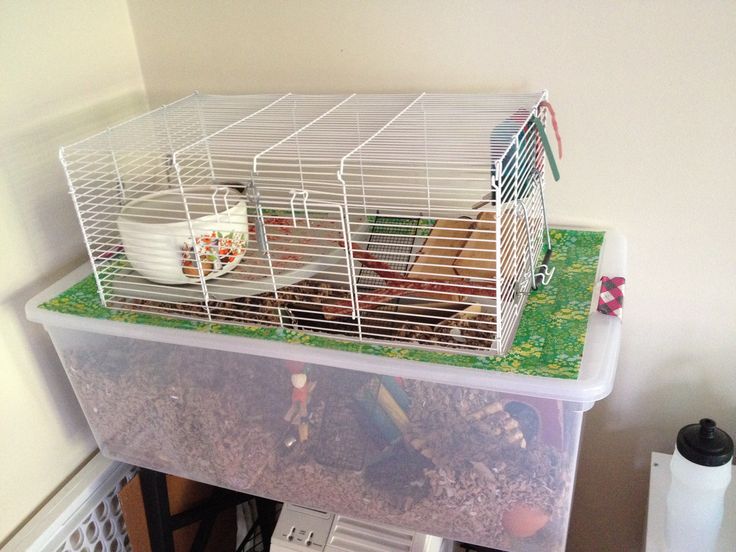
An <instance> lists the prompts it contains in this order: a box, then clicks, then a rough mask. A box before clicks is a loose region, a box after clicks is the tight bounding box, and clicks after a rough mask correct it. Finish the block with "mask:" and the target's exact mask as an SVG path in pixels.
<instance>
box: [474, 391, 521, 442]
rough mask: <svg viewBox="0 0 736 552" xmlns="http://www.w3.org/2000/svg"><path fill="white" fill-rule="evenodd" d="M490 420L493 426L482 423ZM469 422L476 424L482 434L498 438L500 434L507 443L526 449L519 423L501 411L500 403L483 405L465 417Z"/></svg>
mask: <svg viewBox="0 0 736 552" xmlns="http://www.w3.org/2000/svg"><path fill="white" fill-rule="evenodd" d="M488 418H491V419H492V420H493V421H494V422H496V423H494V424H486V423H483V420H485V419H488ZM465 419H466V420H468V421H470V422H476V423H475V427H477V428H478V429H479V430H480V431H482V432H483V433H487V434H488V435H493V436H494V437H498V436H500V435H501V434H503V435H504V439H506V442H507V443H510V444H515V443H518V445H519V446H520V447H521V448H526V439H525V438H524V434H523V433H522V432H521V428H520V427H519V422H518V421H517V420H515V419H514V418H512V417H511V415H510V414H509V413H508V412H506V411H505V410H504V409H503V405H502V404H501V402H500V401H495V402H492V403H489V404H487V405H485V406H484V407H483V408H481V409H480V410H476V411H475V412H473V413H472V414H469V415H467V416H466V417H465Z"/></svg>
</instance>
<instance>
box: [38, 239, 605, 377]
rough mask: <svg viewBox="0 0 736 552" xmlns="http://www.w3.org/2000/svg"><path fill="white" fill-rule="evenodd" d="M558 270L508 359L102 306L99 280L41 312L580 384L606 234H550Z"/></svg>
mask: <svg viewBox="0 0 736 552" xmlns="http://www.w3.org/2000/svg"><path fill="white" fill-rule="evenodd" d="M551 238H552V249H553V253H552V258H551V264H552V266H554V267H556V272H555V275H554V277H553V278H552V281H551V282H550V284H549V285H548V286H545V287H542V288H540V289H538V290H536V291H532V292H531V293H530V295H529V300H528V302H527V306H526V308H525V309H524V313H523V315H522V318H521V322H520V323H519V329H518V331H517V333H516V337H515V339H514V343H513V345H512V347H511V349H510V350H509V352H508V354H506V355H505V356H502V357H501V356H476V355H469V354H462V353H454V352H452V353H443V352H436V351H426V350H421V349H412V348H407V347H395V346H389V345H376V344H369V343H356V342H352V341H341V340H339V339H334V338H330V337H323V336H318V335H312V334H307V333H304V332H300V331H296V330H289V329H284V328H272V327H255V326H236V325H229V324H216V323H208V322H195V321H192V320H181V319H178V318H171V317H167V316H161V315H153V314H146V313H136V312H126V311H119V310H112V309H108V308H106V307H103V306H102V304H101V303H100V300H99V296H98V295H97V287H96V285H95V280H94V278H93V276H91V275H90V276H89V277H87V278H85V279H84V280H82V281H81V282H79V283H77V284H75V285H74V286H72V287H70V288H69V289H68V290H66V291H64V292H62V293H61V294H59V295H58V296H56V297H54V298H53V299H51V300H49V301H47V302H46V303H44V304H42V305H41V308H44V309H48V310H51V311H56V312H60V313H64V314H73V315H77V316H84V317H88V318H99V319H104V320H115V321H120V322H129V323H132V324H149V325H152V326H163V327H168V328H181V329H188V330H197V331H204V332H213V333H219V334H225V335H234V336H245V337H251V338H258V339H268V340H273V341H281V342H286V343H300V344H303V345H309V346H313V347H322V348H328V349H335V350H340V351H351V352H360V353H367V354H371V355H381V356H388V357H393V358H404V359H410V360H417V361H424V362H433V363H438V364H449V365H453V366H462V367H467V368H475V369H479V370H498V371H503V372H513V373H517V374H529V375H535V376H545V377H554V378H564V379H574V378H577V375H578V370H579V368H580V361H581V359H582V354H583V346H584V344H585V332H586V329H587V323H588V312H589V309H590V301H591V297H592V293H593V288H594V286H595V283H596V282H595V276H596V271H597V267H598V257H599V255H600V249H601V245H602V243H603V233H602V232H587V231H578V230H557V229H554V230H552V231H551Z"/></svg>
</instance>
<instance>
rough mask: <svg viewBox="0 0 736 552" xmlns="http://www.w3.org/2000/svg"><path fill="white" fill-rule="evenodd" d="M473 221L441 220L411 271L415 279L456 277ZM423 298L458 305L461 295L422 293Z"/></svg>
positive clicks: (411, 276)
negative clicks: (457, 261) (457, 266)
mask: <svg viewBox="0 0 736 552" xmlns="http://www.w3.org/2000/svg"><path fill="white" fill-rule="evenodd" d="M473 225H474V221H473V220H472V219H460V220H457V219H439V220H438V221H437V222H436V223H435V225H434V227H433V228H432V230H431V231H430V233H429V236H427V239H426V241H425V242H424V246H423V247H422V250H421V251H420V252H419V255H418V256H417V259H416V261H414V264H413V265H412V267H411V270H410V271H409V278H411V279H413V280H448V279H452V278H454V277H456V276H457V272H456V271H455V269H454V268H453V266H452V265H453V263H454V262H455V258H456V257H457V254H458V251H461V250H462V249H463V247H464V246H465V242H467V241H468V238H469V237H470V235H471V232H472V227H473ZM421 298H422V299H430V300H431V299H434V300H437V301H448V302H452V303H457V302H458V301H459V300H460V296H459V295H457V294H454V295H453V294H448V293H430V292H426V293H424V292H422V294H421Z"/></svg>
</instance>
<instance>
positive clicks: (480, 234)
mask: <svg viewBox="0 0 736 552" xmlns="http://www.w3.org/2000/svg"><path fill="white" fill-rule="evenodd" d="M453 267H454V269H455V271H456V273H457V274H458V275H460V276H463V277H464V278H495V277H496V213H494V212H492V211H484V212H482V213H481V214H480V215H478V220H477V221H476V223H475V226H474V228H473V233H472V234H471V235H470V237H469V238H468V240H467V241H466V242H465V245H464V247H463V248H462V250H461V251H460V254H459V255H457V258H456V259H455V261H454V263H453Z"/></svg>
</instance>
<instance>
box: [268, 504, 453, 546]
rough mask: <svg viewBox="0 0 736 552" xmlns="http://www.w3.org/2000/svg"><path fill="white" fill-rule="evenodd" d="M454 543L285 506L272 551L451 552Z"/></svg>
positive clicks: (275, 533)
mask: <svg viewBox="0 0 736 552" xmlns="http://www.w3.org/2000/svg"><path fill="white" fill-rule="evenodd" d="M450 550H452V543H451V542H449V541H446V540H443V539H441V538H440V537H434V536H432V535H424V534H422V533H416V532H414V531H409V530H406V529H401V528H397V527H391V526H388V525H382V524H378V523H371V522H365V521H359V520H357V519H353V518H349V517H346V516H342V515H339V514H332V513H329V512H322V511H318V510H312V509H309V508H303V507H301V506H296V505H294V504H288V503H287V504H284V507H283V509H282V510H281V514H280V516H279V520H278V523H277V524H276V528H275V530H274V533H273V537H272V538H271V552H300V551H303V552H307V551H313V552H450Z"/></svg>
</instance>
